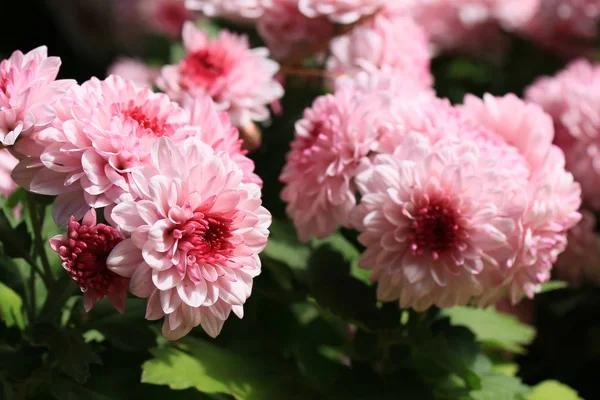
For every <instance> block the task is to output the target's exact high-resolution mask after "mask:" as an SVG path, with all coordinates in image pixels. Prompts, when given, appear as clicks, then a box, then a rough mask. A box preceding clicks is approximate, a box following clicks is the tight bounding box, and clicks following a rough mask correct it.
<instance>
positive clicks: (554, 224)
mask: <svg viewBox="0 0 600 400" xmlns="http://www.w3.org/2000/svg"><path fill="white" fill-rule="evenodd" d="M461 111H462V112H463V114H464V115H466V116H467V117H468V118H469V119H471V120H473V121H476V122H478V123H480V124H482V125H483V126H484V127H485V128H487V129H488V130H489V131H490V132H491V133H493V134H494V135H495V136H497V137H499V138H502V139H503V140H504V141H505V142H506V143H508V144H509V145H511V146H513V147H514V148H515V149H517V150H518V151H519V153H520V154H521V155H522V156H523V157H524V158H525V160H526V161H527V164H528V167H529V168H528V169H529V170H530V174H529V175H528V176H527V178H528V181H529V182H528V198H529V200H528V203H529V204H528V208H527V209H526V210H525V214H524V215H523V220H522V227H523V229H524V232H525V235H524V237H523V244H522V252H521V254H520V255H519V258H518V259H517V260H516V261H515V265H514V266H512V267H511V271H510V273H509V275H510V278H509V280H508V282H509V285H508V289H509V293H510V296H511V299H512V301H513V302H517V301H518V300H520V298H521V297H522V295H523V294H526V295H527V296H528V297H533V295H534V294H535V293H536V292H537V291H538V290H539V288H540V284H541V283H543V282H545V281H547V280H548V279H549V278H550V270H551V268H552V264H554V262H555V261H556V258H557V257H558V254H560V253H561V252H562V251H563V250H564V249H565V246H566V234H567V231H568V230H569V229H570V228H572V227H573V226H574V225H575V224H576V223H577V222H578V221H579V218H580V215H579V213H578V212H577V210H578V209H579V206H580V204H581V199H580V196H581V191H580V188H579V185H578V184H577V183H575V182H574V181H573V176H572V175H571V174H570V173H568V172H567V171H566V170H565V168H564V164H565V162H564V156H563V153H562V151H561V150H560V149H558V148H557V147H556V146H554V145H552V139H553V137H554V129H553V125H552V121H551V119H550V117H549V116H548V115H547V114H546V113H544V112H543V111H542V109H541V108H540V107H539V106H537V105H534V104H527V103H525V102H524V101H522V100H520V99H519V98H517V97H516V96H515V95H512V94H509V95H506V96H504V97H493V96H491V95H486V96H484V99H483V100H481V99H478V98H476V97H474V96H467V97H466V98H465V104H464V105H463V106H462V107H461Z"/></svg>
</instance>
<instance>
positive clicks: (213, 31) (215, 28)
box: [195, 18, 221, 38]
mask: <svg viewBox="0 0 600 400" xmlns="http://www.w3.org/2000/svg"><path fill="white" fill-rule="evenodd" d="M195 25H196V28H198V29H200V30H202V31H204V32H206V34H207V35H208V37H210V38H215V37H217V36H219V31H220V30H221V28H220V27H219V25H217V24H215V22H214V20H210V19H205V18H201V19H199V20H197V21H196V23H195Z"/></svg>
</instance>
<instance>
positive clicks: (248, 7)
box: [185, 0, 272, 22]
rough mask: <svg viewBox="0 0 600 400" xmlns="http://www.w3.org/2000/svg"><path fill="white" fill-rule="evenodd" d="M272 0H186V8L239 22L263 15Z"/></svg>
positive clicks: (209, 15)
mask: <svg viewBox="0 0 600 400" xmlns="http://www.w3.org/2000/svg"><path fill="white" fill-rule="evenodd" d="M271 1H272V0H185V6H186V7H187V8H188V9H190V10H197V11H201V12H202V13H204V15H206V16H208V17H217V16H218V17H222V18H226V19H230V20H233V21H237V22H244V21H248V20H253V19H255V18H258V17H260V16H261V15H262V13H263V11H264V8H265V6H268V5H269V4H270V3H271Z"/></svg>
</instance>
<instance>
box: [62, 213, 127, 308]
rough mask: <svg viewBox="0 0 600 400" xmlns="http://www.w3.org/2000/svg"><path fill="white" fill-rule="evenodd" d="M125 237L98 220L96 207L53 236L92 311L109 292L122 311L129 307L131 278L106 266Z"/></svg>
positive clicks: (66, 267) (84, 303) (72, 220)
mask: <svg viewBox="0 0 600 400" xmlns="http://www.w3.org/2000/svg"><path fill="white" fill-rule="evenodd" d="M123 239H125V237H124V236H123V234H122V233H121V232H120V231H119V230H118V229H116V228H113V227H112V226H108V225H104V224H98V223H97V222H96V210H94V209H91V210H89V211H88V212H87V213H86V215H85V217H84V218H83V221H82V222H81V223H79V222H77V220H76V219H75V218H74V217H71V219H70V221H69V226H68V228H67V232H66V233H64V234H62V235H57V236H54V237H53V238H51V239H50V247H51V248H52V250H54V251H55V252H56V253H58V255H59V257H60V259H61V261H62V266H63V268H64V269H65V270H66V271H67V272H68V273H69V275H70V276H71V278H73V280H74V281H75V282H77V284H78V285H79V288H80V289H81V291H82V292H83V307H84V308H85V311H87V312H89V311H90V310H91V309H92V308H93V307H94V304H96V302H97V301H98V300H102V299H103V298H104V297H105V296H108V298H109V300H110V302H111V303H112V305H113V306H114V307H115V308H116V309H117V310H118V311H119V312H121V313H123V312H124V310H125V299H126V298H127V287H128V286H129V279H127V278H123V277H122V276H120V275H117V274H116V273H114V272H112V271H111V270H109V269H108V267H107V266H106V260H107V258H108V255H109V254H110V252H111V251H112V250H113V249H114V248H115V246H117V244H118V243H120V242H121V241H122V240H123Z"/></svg>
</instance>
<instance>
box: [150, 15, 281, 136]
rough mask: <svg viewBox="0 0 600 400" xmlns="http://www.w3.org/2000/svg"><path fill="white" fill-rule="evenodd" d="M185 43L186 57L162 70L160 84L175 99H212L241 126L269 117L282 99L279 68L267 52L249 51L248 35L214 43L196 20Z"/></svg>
mask: <svg viewBox="0 0 600 400" xmlns="http://www.w3.org/2000/svg"><path fill="white" fill-rule="evenodd" d="M183 43H184V46H185V50H186V55H185V57H184V58H183V59H182V60H181V61H180V62H179V63H178V64H177V65H168V66H165V67H163V69H162V71H161V76H160V77H159V78H158V80H157V84H158V86H159V87H160V88H161V89H162V90H164V91H165V92H166V93H167V94H168V95H169V96H170V97H171V98H172V99H175V100H176V101H181V99H182V98H183V96H184V95H186V94H189V95H191V96H198V95H208V96H210V97H212V99H213V100H214V102H215V103H216V104H217V107H218V108H219V110H221V111H227V112H228V113H229V116H230V117H231V120H232V122H233V124H234V125H236V126H245V125H246V124H248V123H249V122H251V121H253V120H254V121H264V120H266V119H268V118H269V110H268V108H267V105H268V104H269V103H271V102H272V101H274V100H276V99H279V98H280V97H282V96H283V88H282V87H281V85H280V84H279V82H277V81H276V80H275V79H274V75H275V73H276V72H277V71H278V70H279V65H278V64H277V63H276V62H275V61H273V60H270V59H269V58H268V57H267V56H268V50H267V49H264V48H255V49H250V48H249V44H248V39H247V38H246V37H245V36H238V35H236V34H233V33H231V32H227V31H221V32H220V33H219V36H218V37H217V38H215V39H210V38H209V37H208V34H207V33H206V32H204V31H201V30H198V29H197V28H196V27H195V26H194V24H193V23H191V22H188V23H186V24H185V25H184V28H183Z"/></svg>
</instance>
